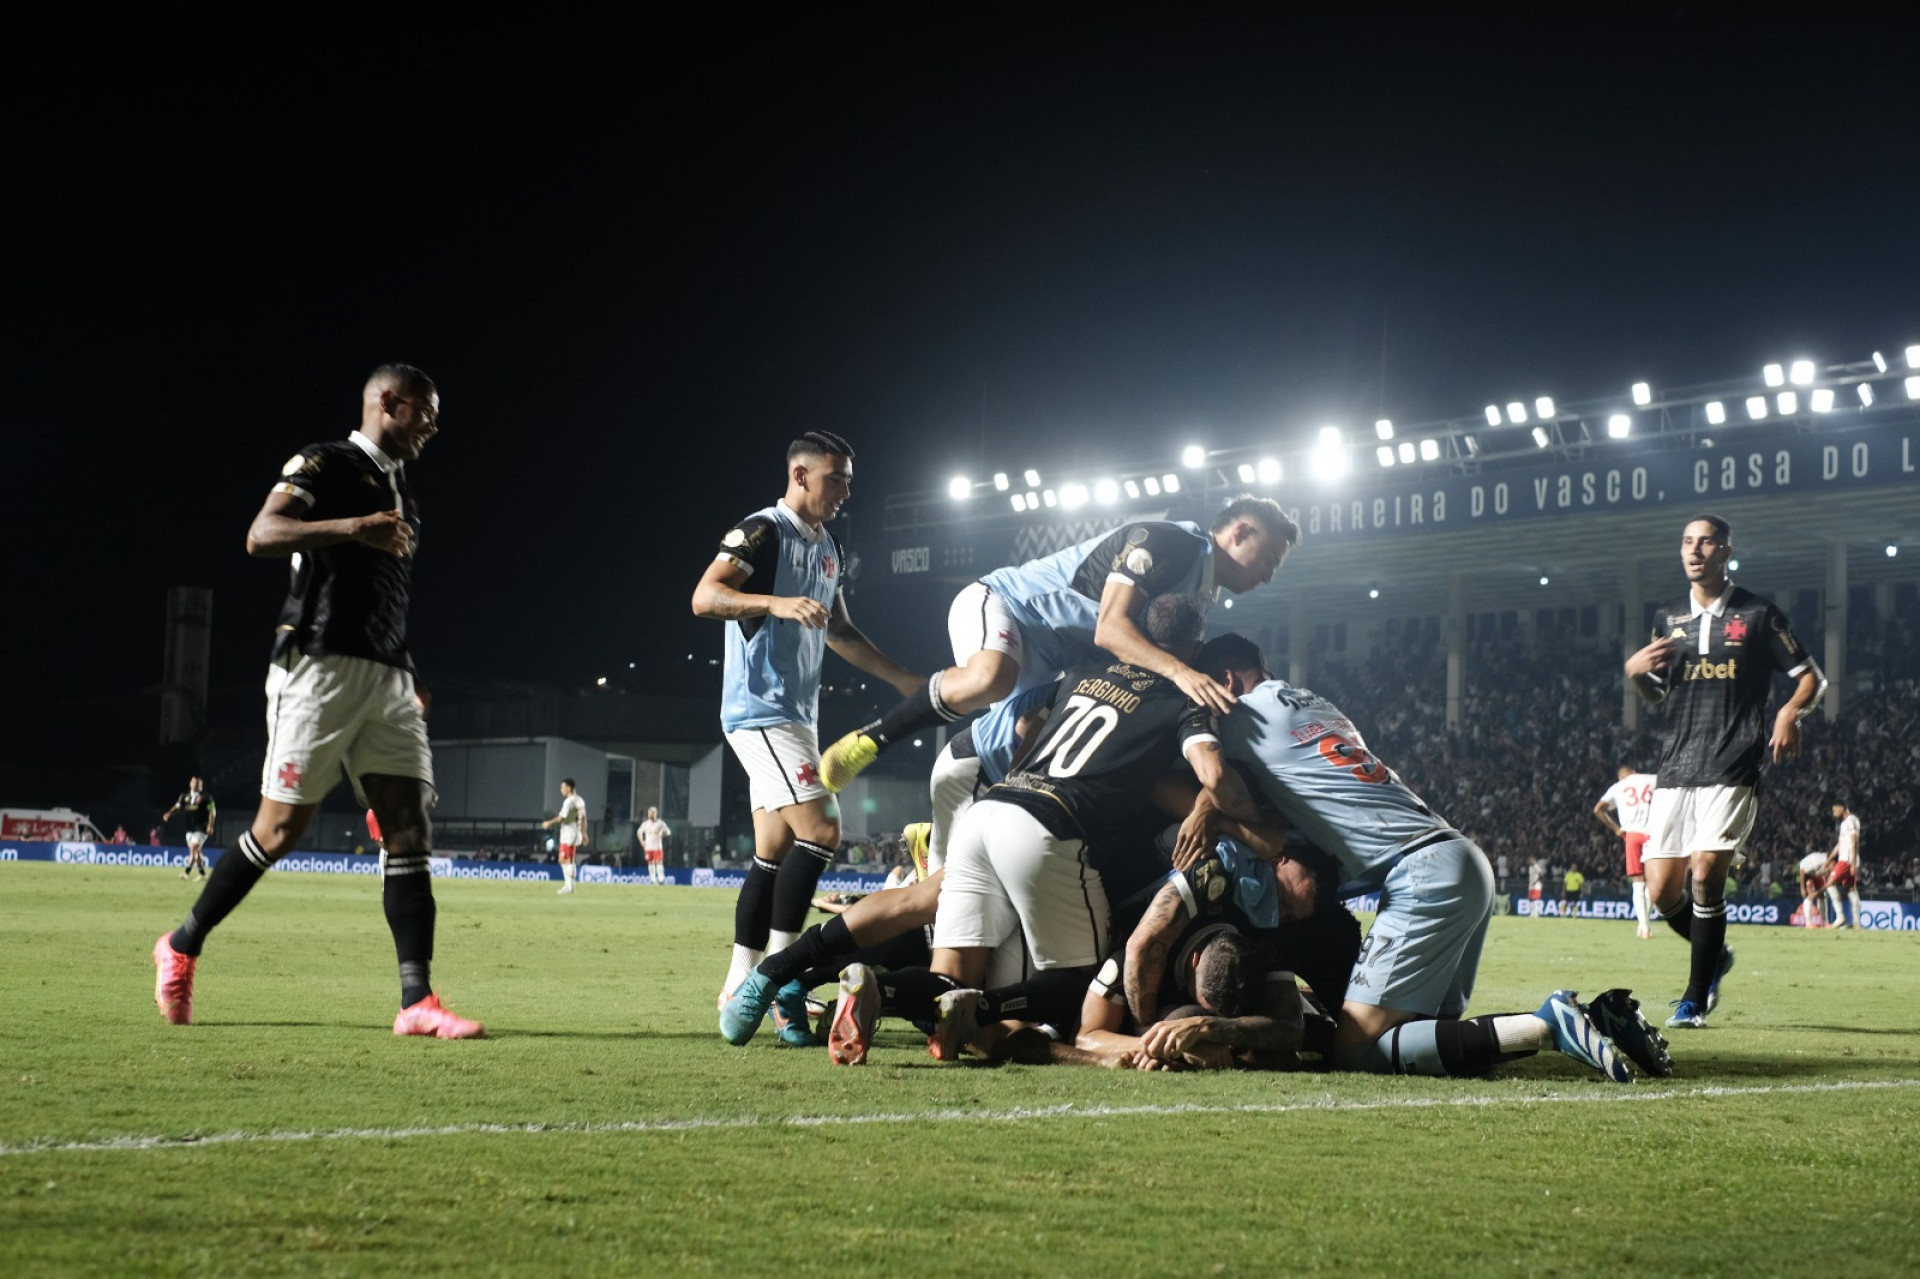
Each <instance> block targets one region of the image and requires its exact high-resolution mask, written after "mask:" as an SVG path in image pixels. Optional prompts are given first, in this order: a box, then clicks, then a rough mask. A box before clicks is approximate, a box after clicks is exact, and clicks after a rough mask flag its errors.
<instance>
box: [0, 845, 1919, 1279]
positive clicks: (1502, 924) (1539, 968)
mask: <svg viewBox="0 0 1920 1279" xmlns="http://www.w3.org/2000/svg"><path fill="white" fill-rule="evenodd" d="M197 889H198V883H197V882H196V883H195V884H193V885H191V886H189V885H187V884H183V883H181V882H180V881H179V880H178V879H177V878H174V877H173V876H172V875H171V874H170V873H169V872H164V871H147V870H126V869H118V868H75V867H65V866H38V865H31V864H13V865H5V866H0V936H3V937H4V945H3V946H0V1008H4V1012H5V1015H4V1017H0V1273H4V1274H7V1275H41V1274H89V1275H91V1274H101V1273H109V1274H143V1275H146V1274H157V1275H165V1274H192V1275H206V1274H245V1275H271V1274H282V1273H298V1274H306V1273H331V1274H356V1275H360V1274H386V1273H407V1274H425V1273H462V1274H472V1273H476V1272H478V1273H548V1272H552V1273H569V1274H574V1273H579V1274H641V1275H656V1274H712V1275H755V1274H782V1275H790V1274H794V1273H801V1274H816V1273H831V1274H834V1275H836V1276H853V1275H869V1274H872V1275H881V1274H902V1273H911V1274H915V1275H939V1274H970V1275H980V1274H989V1275H994V1276H1002V1275H1007V1276H1017V1275H1103V1276H1106V1275H1209V1274H1229V1275H1231V1274H1250V1273H1262V1272H1267V1273H1272V1272H1337V1273H1380V1272H1407V1271H1415V1272H1419V1273H1441V1274H1474V1273H1486V1272H1496V1271H1497V1272H1502V1273H1515V1274H1542V1273H1557V1274H1598V1273H1614V1274H1617V1273H1621V1272H1623V1271H1624V1272H1655V1271H1658V1272H1662V1273H1685V1274H1737V1275H1753V1274H1770V1273H1789V1272H1799V1271H1802V1270H1804V1268H1805V1266H1806V1264H1807V1258H1808V1257H1809V1256H1810V1255H1814V1254H1810V1253H1809V1249H1817V1250H1818V1255H1825V1256H1830V1257H1833V1258H1835V1259H1837V1260H1838V1259H1844V1260H1842V1261H1840V1264H1841V1265H1842V1266H1843V1268H1844V1270H1845V1272H1846V1273H1848V1274H1849V1275H1865V1274H1881V1273H1885V1274H1907V1273H1911V1269H1912V1265H1913V1263H1912V1259H1911V1258H1912V1253H1913V1251H1914V1249H1915V1247H1916V1245H1917V1244H1920V1025H1917V1022H1920V1019H1917V1018H1916V1016H1915V1013H1914V1011H1913V1008H1914V990H1915V980H1914V976H1913V974H1914V970H1915V961H1916V958H1920V950H1917V949H1916V943H1915V939H1914V937H1913V936H1911V935H1902V934H1861V933H1851V932H1849V933H1840V934H1828V933H1808V932H1805V931H1800V930H1789V929H1785V928H1765V927H1742V926H1736V927H1734V928H1733V929H1732V930H1731V932H1732V936H1731V939H1730V940H1731V942H1732V944H1733V945H1734V946H1735V948H1736V949H1737V951H1738V954H1739V966H1738V967H1737V968H1736V969H1735V970H1734V972H1733V974H1732V975H1731V976H1730V977H1729V978H1728V979H1727V984H1726V1001H1725V1003H1723V1004H1722V1006H1721V1009H1720V1011H1719V1013H1718V1014H1717V1015H1716V1016H1715V1018H1714V1022H1713V1026H1712V1028H1711V1029H1709V1030H1706V1031H1701V1032H1674V1033H1673V1035H1672V1038H1673V1041H1674V1056H1675V1059H1676V1062H1677V1064H1678V1070H1677V1073H1676V1076H1675V1078H1674V1079H1672V1080H1671V1081H1666V1082H1661V1083H1647V1082H1642V1083H1640V1084H1637V1085H1634V1086H1633V1087H1619V1086H1615V1085H1610V1084H1607V1083H1605V1082H1604V1081H1602V1080H1600V1079H1599V1077H1598V1076H1597V1075H1595V1074H1594V1073H1593V1072H1591V1071H1587V1070H1584V1069H1582V1068H1580V1067H1578V1066H1576V1065H1574V1064H1573V1063H1572V1062H1570V1061H1568V1060H1566V1059H1564V1058H1562V1057H1559V1056H1558V1055H1555V1054H1549V1055H1546V1056H1543V1057H1538V1058H1534V1059H1532V1060H1530V1061H1527V1062H1523V1063H1520V1064H1518V1065H1516V1066H1514V1067H1511V1068H1509V1069H1508V1070H1507V1071H1506V1072H1505V1073H1504V1074H1503V1075H1502V1076H1501V1077H1500V1078H1498V1079H1495V1080H1493V1081H1454V1080H1422V1079H1377V1078H1370V1077H1350V1076H1328V1075H1317V1074H1297V1075H1260V1074H1223V1075H1197V1074H1195V1075H1139V1074H1130V1073H1123V1072H1115V1071H1100V1070H1086V1069H1069V1068H1061V1067H1052V1068H1035V1067H1018V1066H1010V1067H1004V1068H1000V1069H984V1068H968V1067H946V1066H940V1065H937V1064H936V1063H934V1062H932V1061H931V1060H929V1058H928V1057H927V1055H926V1052H925V1048H924V1045H923V1042H922V1040H921V1039H920V1037H919V1036H917V1035H916V1034H915V1033H914V1032H913V1031H912V1029H911V1028H909V1027H905V1026H901V1025H899V1024H897V1023H893V1024H889V1025H887V1026H885V1027H883V1028H882V1031H881V1033H880V1036H879V1039H878V1042H877V1046H876V1051H875V1053H874V1060H873V1064H872V1065H870V1066H868V1067H866V1068H864V1069H839V1068H835V1067H833V1066H832V1065H830V1064H829V1063H828V1061H827V1059H826V1055H825V1052H824V1050H821V1051H802V1050H794V1049H785V1048H781V1047H779V1046H777V1045H776V1043H775V1042H774V1040H773V1037H772V1035H771V1034H765V1035H762V1036H761V1037H760V1038H758V1039H756V1040H755V1041H754V1042H753V1043H752V1044H749V1045H747V1046H746V1047H744V1048H731V1047H728V1046H727V1045H726V1044H725V1043H723V1042H722V1041H721V1040H720V1038H719V1036H718V1034H717V1033H716V1031H715V1028H714V1014H713V995H714V991H715V990H716V989H717V987H718V983H719V980H720V977H721V974H722V972H723V970H724V968H725V963H726V957H727V953H728V952H727V945H726V943H727V942H728V941H729V939H730V933H731V917H732V909H733V894H731V893H726V892H719V891H714V890H701V889H688V888H666V889H652V888H640V887H591V886H583V887H582V888H581V890H580V891H579V892H578V893H576V894H574V895H573V896H571V897H561V896H558V895H556V894H555V893H554V891H553V890H552V888H551V887H550V886H544V885H542V884H534V883H525V884H516V883H473V882H466V881H453V882H448V881H443V882H441V883H439V884H438V885H436V888H435V891H436V894H437V895H438V897H439V900H440V936H439V955H438V958H437V961H436V964H435V977H436V984H437V986H438V987H439V990H440V992H441V995H442V997H443V998H444V999H445V1000H446V1002H447V1003H448V1005H449V1006H450V1007H452V1008H454V1009H456V1010H457V1011H459V1012H461V1013H464V1014H465V1015H468V1016H473V1017H479V1018H481V1019H482V1020H484V1021H486V1022H487V1023H488V1026H489V1029H490V1031H491V1033H492V1034H493V1036H494V1038H492V1039H489V1040H486V1041H481V1042H469V1043H443V1042H438V1041H422V1040H411V1039H409V1040H400V1039H395V1038H394V1037H393V1035H392V1034H391V1033H390V1026H391V1021H392V1017H393V1013H394V1011H395V1010H394V1003H395V979H394V976H393V958H392V951H391V948H390V944H389V942H388V938H387V932H386V927H385V925H384V923H383V922H382V919H381V914H380V904H379V887H378V884H377V882H375V881H373V880H370V879H361V878H358V877H353V878H348V877H341V878H332V877H326V876H318V875H276V876H272V877H270V878H269V880H268V881H267V882H265V883H264V884H262V886H261V887H260V888H259V889H258V890H256V891H255V893H254V895H253V897H252V898H251V899H249V901H248V902H247V903H246V904H245V905H244V906H243V907H242V908H241V909H240V910H239V911H238V912H237V913H236V914H235V915H234V916H233V918H231V919H230V920H228V921H227V923H226V925H225V926H223V927H222V928H221V929H220V930H219V932H218V933H216V934H215V936H214V938H213V939H212V942H211V943H210V945H209V946H208V948H207V953H206V956H205V957H204V958H203V960H202V961H201V968H200V979H199V989H198V993H197V998H196V1004H195V1018H196V1024H195V1025H193V1026H191V1027H171V1026H167V1025H165V1024H164V1023H163V1022H162V1021H161V1020H160V1017H159V1014H158V1012H157V1011H156V1010H155V1009H154V1006H153V1002H152V990H153V974H152V968H151V964H150V961H149V959H148V951H149V949H150V948H151V946H152V943H153V939H154V938H155V937H156V936H158V935H159V933H160V932H161V931H162V930H163V929H165V928H167V927H170V926H171V925H173V924H174V923H176V922H178V919H179V917H180V915H181V914H182V913H183V912H184V911H185V909H186V907H187V906H188V905H189V904H190V902H191V901H192V898H193V895H194V893H195V892H196V891H197ZM1684 969H1685V958H1684V953H1683V950H1682V947H1681V946H1680V944H1679V942H1678V940H1677V939H1674V938H1672V937H1671V936H1669V935H1663V936H1661V937H1659V938H1656V939H1655V940H1653V941H1649V942H1640V941H1637V940H1636V939H1635V938H1634V935H1633V926H1632V924H1631V923H1601V922H1588V921H1562V920H1532V919H1514V918H1504V917H1503V918H1500V919H1498V920H1496V921H1495V923H1494V929H1493V933H1492V936H1491V937H1490V938H1489V940H1488V945H1487V951H1486V956H1485V962H1484V965H1483V967H1482V970H1481V975H1480V986H1479V990H1478V992H1477V993H1476V997H1475V1003H1474V1011H1475V1012H1497V1011H1511V1010H1522V1009H1526V1010H1531V1009H1532V1008H1534V1007H1536V1006H1537V1005H1538V1004H1539V1002H1540V1000H1541V998H1542V997H1543V996H1544V995H1545V994H1546V993H1547V992H1548V991H1550V990H1552V989H1554V988H1556V987H1560V986H1570V987H1574V988H1577V989H1579V990H1582V991H1583V992H1586V993H1588V994H1593V993H1596V992H1598V991H1599V990H1601V989H1603V988H1604V987H1606V986H1609V985H1627V986H1631V987H1633V988H1634V989H1635V990H1636V991H1637V992H1638V993H1640V994H1641V995H1642V997H1643V998H1644V999H1645V1001H1646V1002H1647V1004H1648V1005H1649V1012H1651V1011H1653V1009H1654V1008H1656V1007H1657V1008H1659V1009H1661V1010H1662V1011H1663V1012H1664V1007H1665V1001H1666V1000H1668V999H1670V998H1672V997H1674V996H1675V995H1677V994H1678V993H1679V987H1680V985H1681V983H1682V980H1683V977H1684Z"/></svg>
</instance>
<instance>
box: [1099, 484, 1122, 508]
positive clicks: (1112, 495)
mask: <svg viewBox="0 0 1920 1279" xmlns="http://www.w3.org/2000/svg"><path fill="white" fill-rule="evenodd" d="M1093 500H1094V501H1096V502H1098V503H1100V505H1102V506H1112V505H1113V504H1114V503H1115V502H1118V501H1119V500H1120V486H1119V485H1118V484H1115V483H1114V482H1113V481H1112V480H1098V481H1095V483H1094V486H1093Z"/></svg>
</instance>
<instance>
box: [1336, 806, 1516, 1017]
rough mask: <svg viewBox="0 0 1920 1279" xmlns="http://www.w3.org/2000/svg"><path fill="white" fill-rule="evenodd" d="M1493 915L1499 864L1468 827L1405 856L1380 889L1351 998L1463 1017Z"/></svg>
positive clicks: (1380, 1005) (1355, 969)
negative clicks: (1496, 865) (1462, 832)
mask: <svg viewBox="0 0 1920 1279" xmlns="http://www.w3.org/2000/svg"><path fill="white" fill-rule="evenodd" d="M1492 918H1493V867H1491V866H1489V865H1488V864H1487V855H1486V854H1485V853H1483V852H1481V851H1480V846H1479V845H1478V844H1475V843H1474V842H1473V841H1472V840H1470V839H1468V838H1466V837H1465V836H1464V835H1463V836H1460V837H1459V838H1457V839H1444V840H1440V841H1439V842H1437V843H1432V844H1429V845H1427V846H1426V847H1425V848H1420V849H1417V850H1416V851H1414V852H1412V853H1409V854H1408V855H1407V856H1405V857H1403V858H1402V859H1401V860H1400V862H1399V863H1398V864H1397V865H1396V866H1394V868H1393V869H1392V870H1391V871H1389V872H1388V874H1387V882H1386V884H1385V885H1384V886H1383V887H1382V888H1381V890H1380V913H1379V914H1378V915H1376V916H1374V920H1373V927H1372V928H1370V929H1368V930H1367V939H1366V941H1365V942H1363V943H1362V944H1361V946H1360V958H1359V960H1358V961H1357V962H1355V964H1354V966H1353V980H1352V982H1351V983H1350V984H1349V985H1348V986H1347V998H1348V999H1349V1000H1351V1001H1353V1002H1354V1003H1356V1004H1370V1005H1372V1006H1373V1007H1376V1008H1392V1009H1395V1010H1397V1011H1400V1012H1409V1013H1417V1014H1419V1015H1420V1016H1423V1017H1457V1016H1459V1015H1460V1014H1461V1013H1464V1012H1465V1011H1466V1010H1467V1001H1468V1000H1470V999H1472V998H1473V979H1474V977H1475V976H1476V975H1477V974H1478V973H1479V971H1480V949H1481V947H1482V946H1484V945H1485V944H1486V940H1487V923H1488V921H1489V920H1491V919H1492Z"/></svg>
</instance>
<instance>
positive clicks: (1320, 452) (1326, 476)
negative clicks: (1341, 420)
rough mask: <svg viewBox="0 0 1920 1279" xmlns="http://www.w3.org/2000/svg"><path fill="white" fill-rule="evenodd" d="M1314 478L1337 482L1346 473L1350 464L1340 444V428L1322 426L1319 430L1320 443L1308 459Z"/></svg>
mask: <svg viewBox="0 0 1920 1279" xmlns="http://www.w3.org/2000/svg"><path fill="white" fill-rule="evenodd" d="M1308 464H1309V465H1310V466H1311V467H1312V468H1313V474H1314V476H1315V478H1317V479H1322V480H1337V479H1339V478H1340V477H1341V476H1343V475H1345V474H1346V473H1347V470H1348V468H1349V465H1350V463H1349V462H1348V460H1347V450H1346V447H1345V446H1344V445H1343V444H1341V442H1340V428H1339V427H1337V426H1323V427H1321V428H1320V443H1319V444H1317V445H1315V446H1314V450H1313V455H1312V457H1311V458H1309V459H1308Z"/></svg>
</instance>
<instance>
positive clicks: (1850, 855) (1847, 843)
mask: <svg viewBox="0 0 1920 1279" xmlns="http://www.w3.org/2000/svg"><path fill="white" fill-rule="evenodd" d="M1832 811H1833V819H1834V820H1835V821H1837V822H1839V823H1840V834H1839V839H1838V841H1837V842H1836V843H1835V844H1834V846H1833V851H1832V852H1830V853H1828V854H1827V864H1826V869H1825V870H1824V872H1823V877H1824V878H1825V879H1826V881H1827V901H1828V902H1830V903H1832V906H1833V910H1832V918H1831V921H1830V922H1831V924H1832V926H1833V927H1835V928H1858V927H1860V874H1859V872H1860V819H1859V817H1857V816H1855V815H1854V814H1853V813H1850V812H1848V811H1847V806H1846V804H1845V803H1843V802H1842V801H1840V800H1835V801H1834V802H1833V810H1832ZM1843 889H1844V890H1845V891H1846V894H1847V902H1848V904H1849V905H1851V906H1852V907H1853V922H1852V923H1850V924H1849V923H1845V922H1843V921H1844V920H1845V919H1846V918H1847V915H1846V912H1844V911H1843V910H1841V909H1840V893H1841V890H1843Z"/></svg>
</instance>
